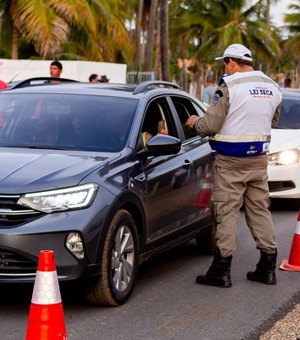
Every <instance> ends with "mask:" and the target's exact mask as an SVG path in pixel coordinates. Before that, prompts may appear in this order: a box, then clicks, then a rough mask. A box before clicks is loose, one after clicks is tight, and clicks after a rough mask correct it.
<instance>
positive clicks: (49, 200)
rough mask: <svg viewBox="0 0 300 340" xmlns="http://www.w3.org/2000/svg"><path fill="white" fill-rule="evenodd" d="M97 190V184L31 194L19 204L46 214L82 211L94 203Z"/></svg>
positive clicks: (21, 198) (25, 196) (20, 200)
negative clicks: (71, 210) (73, 210)
mask: <svg viewBox="0 0 300 340" xmlns="http://www.w3.org/2000/svg"><path fill="white" fill-rule="evenodd" d="M97 189H98V186H97V185H95V184H85V185H79V186H77V187H73V188H66V189H59V190H51V191H44V192H36V193H30V194H25V195H23V196H21V197H20V198H19V200H18V204H20V205H24V206H26V207H29V208H31V209H34V210H38V211H42V212H45V213H52V212H54V211H63V210H70V209H80V208H85V207H87V206H89V205H90V204H91V203H92V202H93V200H94V197H95V193H96V191H97Z"/></svg>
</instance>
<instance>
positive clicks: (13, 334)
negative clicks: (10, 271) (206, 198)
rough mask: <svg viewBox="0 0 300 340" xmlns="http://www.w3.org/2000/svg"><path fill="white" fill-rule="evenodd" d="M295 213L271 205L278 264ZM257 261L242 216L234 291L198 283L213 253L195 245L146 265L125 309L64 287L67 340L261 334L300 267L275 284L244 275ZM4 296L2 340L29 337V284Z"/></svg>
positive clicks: (281, 274) (231, 338)
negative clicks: (98, 302) (103, 305)
mask: <svg viewBox="0 0 300 340" xmlns="http://www.w3.org/2000/svg"><path fill="white" fill-rule="evenodd" d="M297 215H298V210H297V208H293V207H292V206H291V205H290V204H289V203H288V202H283V203H279V204H275V205H272V216H273V220H274V222H275V225H276V230H277V242H278V245H279V249H278V265H277V267H279V265H280V263H281V261H282V259H284V258H288V256H289V252H290V249H291V244H292V239H293V236H294V232H295V227H296V223H297ZM299 256H300V254H299ZM258 258H259V252H258V251H257V250H256V249H255V244H254V241H253V240H252V238H251V235H250V232H249V230H248V228H247V227H246V224H245V220H244V215H243V213H242V215H241V227H240V233H239V240H238V249H237V251H236V253H235V256H234V258H233V261H232V280H233V286H232V287H231V288H229V289H223V288H216V287H208V286H207V287H206V286H200V285H197V284H196V283H195V277H196V275H197V274H199V273H205V272H206V270H207V269H208V266H209V265H210V263H211V259H212V257H211V256H200V255H198V254H197V250H196V246H195V243H194V242H189V243H187V244H185V245H183V246H181V247H178V248H176V249H173V250H171V251H169V252H167V253H165V254H164V255H161V256H159V257H157V258H155V259H153V260H151V261H149V262H147V263H145V264H143V265H142V266H141V268H140V271H139V277H138V281H137V284H136V287H135V290H134V292H133V294H132V296H131V297H130V299H129V300H128V302H127V303H126V304H125V305H123V306H121V307H116V308H101V307H94V306H91V305H88V304H86V303H85V301H83V299H82V298H81V296H80V294H79V293H78V292H77V291H76V287H72V288H68V289H66V288H65V287H62V288H61V293H62V300H63V308H64V314H65V323H66V327H67V333H68V339H69V340H83V339H84V340H87V339H92V340H94V339H116V340H117V339H122V340H127V339H128V340H129V339H130V340H134V339H200V340H246V339H249V340H250V339H251V340H255V339H258V338H259V333H261V331H262V330H264V329H266V328H268V327H269V326H270V325H271V324H272V323H273V322H274V320H276V319H278V318H280V317H281V316H282V314H284V313H285V312H286V311H287V310H288V309H289V308H290V306H291V305H292V304H293V301H294V299H295V298H296V296H298V295H299V293H300V272H299V273H295V272H286V271H281V270H277V278H278V284H277V285H276V286H268V285H264V284H260V283H256V282H250V281H248V280H247V279H246V273H247V271H248V270H252V269H254V268H255V265H256V262H257V260H258ZM0 294H1V301H2V303H1V307H0V327H1V335H0V338H1V339H6V340H9V339H13V340H16V339H24V338H25V334H26V329H27V322H28V314H29V313H28V312H29V307H30V299H31V295H32V289H31V287H28V288H26V287H17V286H10V287H3V286H2V287H1V290H0Z"/></svg>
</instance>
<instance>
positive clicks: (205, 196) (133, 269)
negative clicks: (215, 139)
mask: <svg viewBox="0 0 300 340" xmlns="http://www.w3.org/2000/svg"><path fill="white" fill-rule="evenodd" d="M204 110H205V106H204V105H203V104H202V103H201V102H200V101H198V100H197V99H196V98H194V97H192V96H191V95H189V94H188V93H186V92H184V91H183V90H182V89H181V88H179V87H178V86H177V85H175V84H173V83H167V82H159V81H150V82H145V83H142V84H139V85H125V84H124V85H120V84H104V85H103V84H87V83H79V82H69V83H67V82H66V83H65V82H61V83H59V84H51V83H49V82H46V83H45V82H44V83H42V84H33V85H30V84H29V83H26V86H18V85H16V86H15V87H12V88H11V89H8V90H5V91H1V93H0V163H1V167H0V283H26V282H28V283H32V282H34V280H35V274H36V269H37V261H38V256H39V253H40V251H41V250H47V249H48V250H53V251H54V253H55V259H56V265H57V274H58V278H59V281H61V282H63V281H74V280H80V282H82V283H83V284H84V289H85V296H86V298H87V300H88V301H90V302H91V303H94V304H101V305H111V306H117V305H120V304H122V303H124V302H125V301H126V299H127V298H128V297H129V295H130V293H131V292H132V289H133V287H134V283H135V280H136V276H137V271H138V265H139V264H140V263H141V262H143V261H145V260H147V259H148V258H150V257H151V256H154V255H156V254H158V253H160V252H162V251H164V250H166V249H168V248H170V247H173V246H175V245H178V244H180V243H183V242H187V241H189V240H191V239H193V238H195V239H196V241H197V245H198V247H199V250H200V251H210V250H211V249H212V247H213V246H214V242H213V239H214V238H213V236H214V224H213V223H212V222H213V218H212V206H211V192H212V183H213V160H214V158H213V155H212V153H211V149H210V147H209V144H208V141H207V138H200V137H199V136H197V135H195V133H194V132H193V131H190V130H189V129H187V128H186V126H185V122H186V120H187V118H188V117H189V115H192V114H194V115H195V114H196V115H199V116H200V115H203V113H204ZM163 130H164V133H161V132H162V131H163ZM146 134H147V136H148V137H147V138H144V136H145V135H146Z"/></svg>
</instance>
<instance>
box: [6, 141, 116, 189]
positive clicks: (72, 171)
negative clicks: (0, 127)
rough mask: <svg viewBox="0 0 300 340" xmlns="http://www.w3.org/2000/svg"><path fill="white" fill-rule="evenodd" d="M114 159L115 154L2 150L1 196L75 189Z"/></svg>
mask: <svg viewBox="0 0 300 340" xmlns="http://www.w3.org/2000/svg"><path fill="white" fill-rule="evenodd" d="M94 155H96V154H94ZM113 157H116V155H115V154H105V156H104V155H101V154H100V155H99V153H97V155H96V156H91V154H89V155H86V154H84V153H73V154H72V153H68V154H65V153H63V152H57V153H56V152H55V151H54V152H51V153H50V152H49V150H32V151H31V150H24V149H18V150H15V149H14V150H12V149H9V148H1V149H0V164H1V166H0V194H19V193H26V192H34V191H42V190H51V189H57V188H61V187H70V186H74V185H77V184H78V183H79V182H80V181H81V180H82V179H83V178H84V177H86V176H87V175H88V174H90V173H91V172H92V171H95V170H96V169H98V168H100V167H101V166H103V165H104V164H106V163H107V162H109V160H111V159H112V158H113Z"/></svg>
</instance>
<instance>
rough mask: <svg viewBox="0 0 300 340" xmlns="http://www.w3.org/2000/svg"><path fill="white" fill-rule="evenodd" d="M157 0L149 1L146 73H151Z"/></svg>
mask: <svg viewBox="0 0 300 340" xmlns="http://www.w3.org/2000/svg"><path fill="white" fill-rule="evenodd" d="M157 3H158V0H151V5H150V13H149V22H148V29H147V44H146V51H145V62H146V71H148V72H150V71H152V57H153V55H152V52H153V47H154V35H155V22H156V20H155V19H156V11H157Z"/></svg>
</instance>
